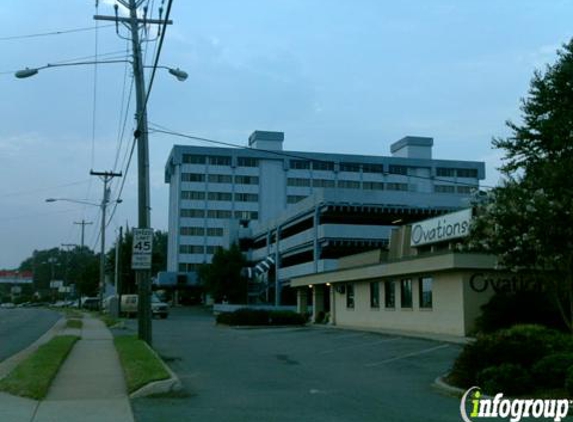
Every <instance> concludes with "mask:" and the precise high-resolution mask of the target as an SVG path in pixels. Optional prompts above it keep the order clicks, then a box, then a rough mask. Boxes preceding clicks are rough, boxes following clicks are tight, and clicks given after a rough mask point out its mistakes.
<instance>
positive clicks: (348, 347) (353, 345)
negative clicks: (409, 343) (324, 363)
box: [319, 337, 399, 355]
mask: <svg viewBox="0 0 573 422" xmlns="http://www.w3.org/2000/svg"><path fill="white" fill-rule="evenodd" d="M398 338H399V337H390V338H386V339H383V340H378V341H375V342H370V343H360V344H350V345H348V346H341V347H336V348H334V349H329V350H323V351H321V352H319V354H320V355H326V354H329V353H335V352H338V351H339V350H346V349H354V348H357V347H368V346H375V345H377V344H380V343H388V342H390V341H394V340H398Z"/></svg>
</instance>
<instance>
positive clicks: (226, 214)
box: [207, 210, 233, 219]
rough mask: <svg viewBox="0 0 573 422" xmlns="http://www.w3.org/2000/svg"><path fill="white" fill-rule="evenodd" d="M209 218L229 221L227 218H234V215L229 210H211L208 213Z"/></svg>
mask: <svg viewBox="0 0 573 422" xmlns="http://www.w3.org/2000/svg"><path fill="white" fill-rule="evenodd" d="M207 217H209V218H222V219H227V218H232V217H233V214H232V213H231V211H227V210H209V211H207Z"/></svg>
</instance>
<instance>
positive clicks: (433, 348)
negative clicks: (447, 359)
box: [364, 344, 450, 368]
mask: <svg viewBox="0 0 573 422" xmlns="http://www.w3.org/2000/svg"><path fill="white" fill-rule="evenodd" d="M446 347H450V345H449V344H441V345H439V346H434V347H430V348H429V349H423V350H419V351H417V352H412V353H407V354H405V355H401V356H396V357H393V358H390V359H385V360H382V361H380V362H374V363H368V364H366V365H364V366H366V367H367V368H371V367H373V366H378V365H384V364H386V363H390V362H395V361H397V360H401V359H407V358H411V357H414V356H420V355H424V354H426V353H431V352H434V351H436V350H440V349H445V348H446Z"/></svg>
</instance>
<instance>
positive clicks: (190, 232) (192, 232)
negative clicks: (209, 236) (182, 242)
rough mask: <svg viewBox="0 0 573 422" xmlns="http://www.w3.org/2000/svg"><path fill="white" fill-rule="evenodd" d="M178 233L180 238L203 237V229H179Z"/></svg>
mask: <svg viewBox="0 0 573 422" xmlns="http://www.w3.org/2000/svg"><path fill="white" fill-rule="evenodd" d="M179 233H181V236H203V235H204V234H205V229H204V228H203V227H181V228H180V229H179Z"/></svg>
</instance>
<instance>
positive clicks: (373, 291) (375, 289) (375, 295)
mask: <svg viewBox="0 0 573 422" xmlns="http://www.w3.org/2000/svg"><path fill="white" fill-rule="evenodd" d="M370 307H371V308H379V307H380V283H378V282H377V281H375V282H373V283H370Z"/></svg>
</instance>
